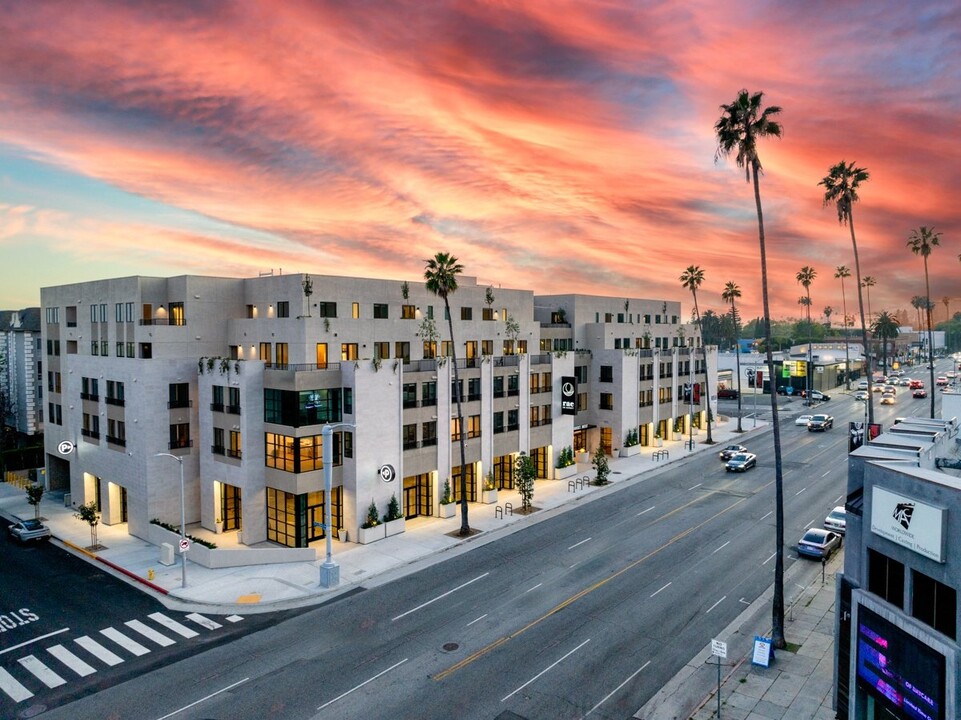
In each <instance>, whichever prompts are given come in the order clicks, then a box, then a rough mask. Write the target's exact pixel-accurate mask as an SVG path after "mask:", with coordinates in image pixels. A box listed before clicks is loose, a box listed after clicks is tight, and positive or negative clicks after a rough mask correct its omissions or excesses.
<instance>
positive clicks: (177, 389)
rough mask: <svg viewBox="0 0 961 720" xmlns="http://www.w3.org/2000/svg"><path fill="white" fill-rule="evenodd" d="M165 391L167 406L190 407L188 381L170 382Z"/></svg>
mask: <svg viewBox="0 0 961 720" xmlns="http://www.w3.org/2000/svg"><path fill="white" fill-rule="evenodd" d="M167 392H168V401H167V407H168V408H186V407H190V385H189V384H188V383H170V385H169V387H168V391H167Z"/></svg>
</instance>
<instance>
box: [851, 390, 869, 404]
mask: <svg viewBox="0 0 961 720" xmlns="http://www.w3.org/2000/svg"><path fill="white" fill-rule="evenodd" d="M854 399H855V400H861V401H862V402H863V401H865V400H867V399H868V391H867V390H858V391H857V392H856V393H854Z"/></svg>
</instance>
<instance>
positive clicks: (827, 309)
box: [823, 305, 834, 330]
mask: <svg viewBox="0 0 961 720" xmlns="http://www.w3.org/2000/svg"><path fill="white" fill-rule="evenodd" d="M823 312H824V320H825V323H826V324H827V326H828V330H830V329H831V316H832V315H833V314H834V308H833V307H831V306H830V305H826V306H825V307H824V310H823Z"/></svg>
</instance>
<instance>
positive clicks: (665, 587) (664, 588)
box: [651, 580, 674, 597]
mask: <svg viewBox="0 0 961 720" xmlns="http://www.w3.org/2000/svg"><path fill="white" fill-rule="evenodd" d="M673 582H674V581H673V580H671V582H669V583H668V584H667V585H665V586H664V587H662V588H661V590H667V589H668V588H669V587H670V586H671V583H673ZM661 590H657V591H656V592H655V593H654V594H653V595H651V597H654V595H657V593H659V592H661Z"/></svg>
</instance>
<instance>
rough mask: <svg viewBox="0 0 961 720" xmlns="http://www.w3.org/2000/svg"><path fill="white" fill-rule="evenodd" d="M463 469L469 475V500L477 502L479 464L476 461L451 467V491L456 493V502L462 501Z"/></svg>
mask: <svg viewBox="0 0 961 720" xmlns="http://www.w3.org/2000/svg"><path fill="white" fill-rule="evenodd" d="M462 471H463V472H464V474H465V475H466V476H467V502H477V465H476V464H475V463H468V464H467V465H458V466H457V467H455V468H452V469H451V474H450V485H451V492H453V493H454V502H460V501H461V492H460V490H461V488H460V486H461V481H460V476H461V472H462Z"/></svg>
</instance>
